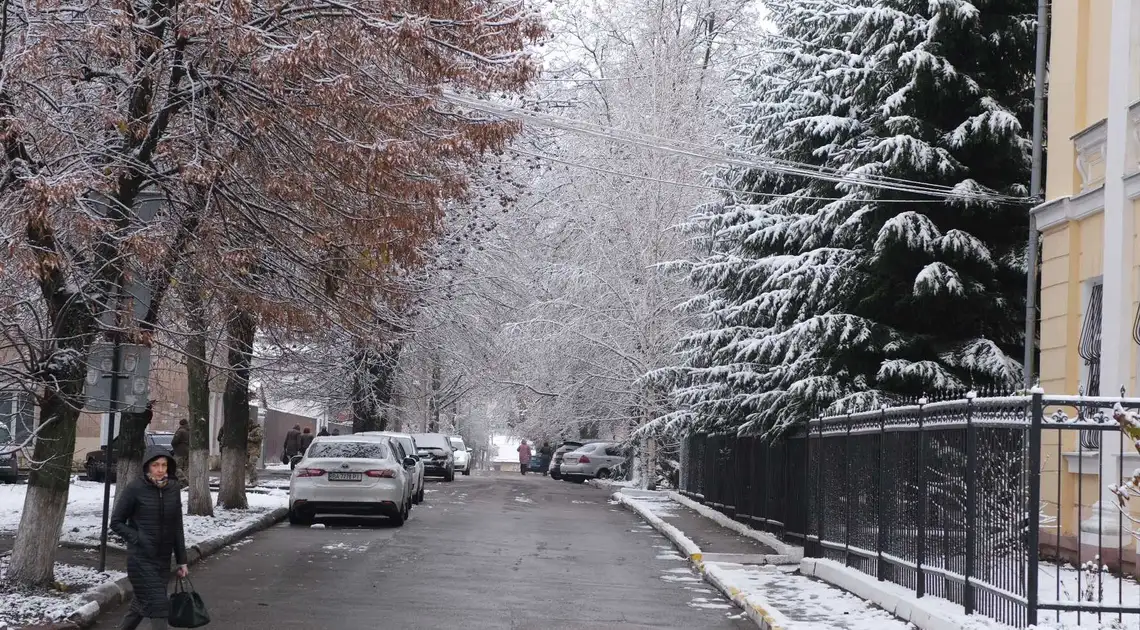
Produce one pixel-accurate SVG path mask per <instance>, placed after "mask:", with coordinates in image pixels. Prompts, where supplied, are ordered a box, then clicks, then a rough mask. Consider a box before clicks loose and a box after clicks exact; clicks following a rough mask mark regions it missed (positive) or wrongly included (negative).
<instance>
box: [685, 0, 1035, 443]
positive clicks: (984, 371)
mask: <svg viewBox="0 0 1140 630" xmlns="http://www.w3.org/2000/svg"><path fill="white" fill-rule="evenodd" d="M768 4H769V7H770V9H771V12H772V13H771V16H772V20H773V22H774V23H775V25H776V33H775V34H774V35H772V36H771V37H770V38H769V42H770V46H769V49H770V51H771V54H770V55H769V56H768V57H767V58H766V59H765V62H764V64H763V65H762V66H761V67H759V68H758V69H757V71H756V74H755V76H754V77H752V78H751V79H749V81H748V82H747V83H746V86H747V88H748V89H746V90H745V94H746V97H745V101H746V102H745V104H744V111H745V112H746V113H745V115H744V120H743V129H745V133H746V136H745V137H746V144H747V148H746V150H747V151H748V152H750V153H753V154H758V155H761V156H765V157H771V158H777V159H782V160H790V161H795V162H799V163H808V164H812V165H815V166H819V167H824V168H827V169H834V172H836V173H838V174H842V175H843V177H840V178H837V179H840V180H841V181H838V182H834V181H827V180H825V179H820V178H815V177H811V178H809V177H804V176H792V175H788V174H786V173H778V172H776V171H774V170H772V169H735V170H730V171H728V172H726V173H725V175H724V176H725V178H726V180H727V181H728V182H729V184H730V185H731V186H732V187H733V188H735V189H736V191H738V192H735V193H732V194H729V195H727V196H726V198H725V200H724V201H723V203H721V204H719V205H716V206H714V207H713V208H711V209H708V210H707V211H706V212H702V213H699V214H698V215H697V216H696V217H695V219H694V221H693V223H692V225H691V227H693V228H695V229H698V230H702V229H703V230H705V233H706V234H708V235H711V247H710V254H709V255H707V256H705V257H703V258H702V259H701V260H699V261H698V262H697V263H696V264H694V265H693V267H692V272H691V278H692V280H693V281H695V283H696V284H697V285H698V286H699V287H701V288H702V289H704V291H705V293H704V295H702V296H701V297H700V298H699V299H698V300H696V301H694V302H692V303H691V305H692V306H694V307H696V308H697V309H698V310H699V311H700V312H702V313H703V314H704V316H705V327H704V329H703V330H702V331H700V332H698V333H697V334H694V335H692V336H690V337H689V338H687V339H686V341H685V346H686V348H687V350H688V354H687V360H688V362H689V364H688V367H689V368H690V369H689V371H688V373H687V375H686V376H687V383H686V384H685V385H684V386H683V387H681V388H680V389H679V390H678V395H679V398H680V400H681V401H682V402H683V403H685V404H687V405H688V406H689V408H690V410H691V411H692V412H693V413H694V414H695V418H696V420H697V421H698V422H703V424H704V425H706V426H709V425H716V424H721V425H727V426H742V428H743V429H744V430H746V431H750V432H775V433H779V432H782V431H783V430H786V429H787V428H789V427H790V426H793V425H794V424H796V423H798V422H801V421H803V420H804V419H805V418H807V417H810V416H811V415H812V414H813V413H817V412H819V411H820V410H821V409H824V408H830V409H831V410H832V411H841V410H844V409H851V408H859V407H863V406H866V405H869V404H874V403H878V402H882V401H887V400H891V399H894V398H896V397H898V396H901V395H913V394H919V393H924V392H925V393H932V392H937V391H945V390H953V389H959V388H962V387H964V386H967V385H970V384H975V385H990V386H1012V385H1013V384H1014V383H1016V381H1017V380H1018V378H1019V376H1020V369H1021V367H1020V365H1019V364H1018V363H1017V362H1016V361H1015V360H1014V359H1012V358H1011V356H1010V355H1011V354H1012V353H1013V352H1014V351H1015V350H1016V349H1017V348H1018V347H1019V345H1020V343H1021V336H1020V323H1019V322H1020V318H1021V314H1022V309H1021V305H1022V302H1021V301H1022V299H1023V296H1022V292H1023V289H1024V283H1023V280H1022V278H1023V275H1022V274H1023V268H1022V262H1021V261H1022V256H1023V251H1024V242H1023V238H1024V233H1025V230H1024V223H1025V216H1026V210H1027V207H1026V206H1025V205H1024V204H1017V203H999V202H996V201H992V200H990V199H992V198H995V197H997V196H1007V197H1024V196H1025V194H1026V187H1025V185H1024V183H1025V182H1026V181H1027V180H1028V172H1029V143H1028V141H1027V140H1026V138H1025V135H1026V134H1025V132H1024V130H1025V129H1027V128H1028V125H1027V123H1028V121H1029V118H1030V115H1031V105H1032V99H1031V98H1030V96H1029V95H1030V92H1031V91H1032V80H1033V73H1032V66H1033V56H1034V55H1033V46H1034V39H1033V35H1034V28H1035V18H1034V15H1033V9H1034V3H1033V2H1031V1H1030V0H992V1H984V0H978V1H976V2H973V3H971V2H965V1H960V0H944V1H940V2H927V1H926V0H922V1H918V0H875V1H872V0H807V1H805V0H796V1H794V2H793V1H791V0H772V1H771V2H769V3H768ZM861 175H874V176H887V177H894V178H900V179H906V180H916V181H920V182H924V183H927V184H936V185H942V186H950V187H953V188H954V189H955V190H956V191H958V192H959V193H960V195H961V196H959V197H956V198H953V199H949V200H947V199H939V198H933V197H931V198H927V197H924V196H922V195H919V194H916V193H914V192H900V191H896V190H890V189H884V188H878V187H871V186H867V185H865V184H864V183H862V182H860V181H858V178H859V177H860V176H861Z"/></svg>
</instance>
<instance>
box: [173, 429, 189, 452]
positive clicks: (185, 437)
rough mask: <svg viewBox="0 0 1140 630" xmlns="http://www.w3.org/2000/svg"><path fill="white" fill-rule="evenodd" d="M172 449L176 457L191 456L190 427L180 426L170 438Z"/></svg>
mask: <svg viewBox="0 0 1140 630" xmlns="http://www.w3.org/2000/svg"><path fill="white" fill-rule="evenodd" d="M170 450H171V451H173V452H174V456H175V457H190V429H188V428H186V427H178V430H177V431H175V432H174V437H173V438H172V439H171V440H170Z"/></svg>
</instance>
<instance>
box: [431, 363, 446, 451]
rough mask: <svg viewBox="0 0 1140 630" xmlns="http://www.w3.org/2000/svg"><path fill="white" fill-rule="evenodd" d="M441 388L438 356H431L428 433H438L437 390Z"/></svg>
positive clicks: (441, 375)
mask: <svg viewBox="0 0 1140 630" xmlns="http://www.w3.org/2000/svg"><path fill="white" fill-rule="evenodd" d="M442 387H443V366H442V365H440V363H439V355H438V354H436V355H433V356H432V362H431V398H430V399H429V400H428V433H437V432H438V431H439V406H440V402H439V397H440V394H439V390H440V389H441V388H442Z"/></svg>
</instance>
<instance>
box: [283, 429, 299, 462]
mask: <svg viewBox="0 0 1140 630" xmlns="http://www.w3.org/2000/svg"><path fill="white" fill-rule="evenodd" d="M299 450H301V432H300V431H298V430H297V429H289V432H288V433H286V434H285V454H286V455H288V456H289V457H292V456H293V455H294V454H296V453H297V451H299Z"/></svg>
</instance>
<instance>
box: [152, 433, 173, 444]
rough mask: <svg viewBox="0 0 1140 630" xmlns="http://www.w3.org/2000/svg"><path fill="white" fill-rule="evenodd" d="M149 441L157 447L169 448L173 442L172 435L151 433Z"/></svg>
mask: <svg viewBox="0 0 1140 630" xmlns="http://www.w3.org/2000/svg"><path fill="white" fill-rule="evenodd" d="M150 441H151V443H153V444H156V445H158V446H166V447H169V446H170V445H171V444H172V443H173V442H174V434H173V433H151V434H150Z"/></svg>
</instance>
